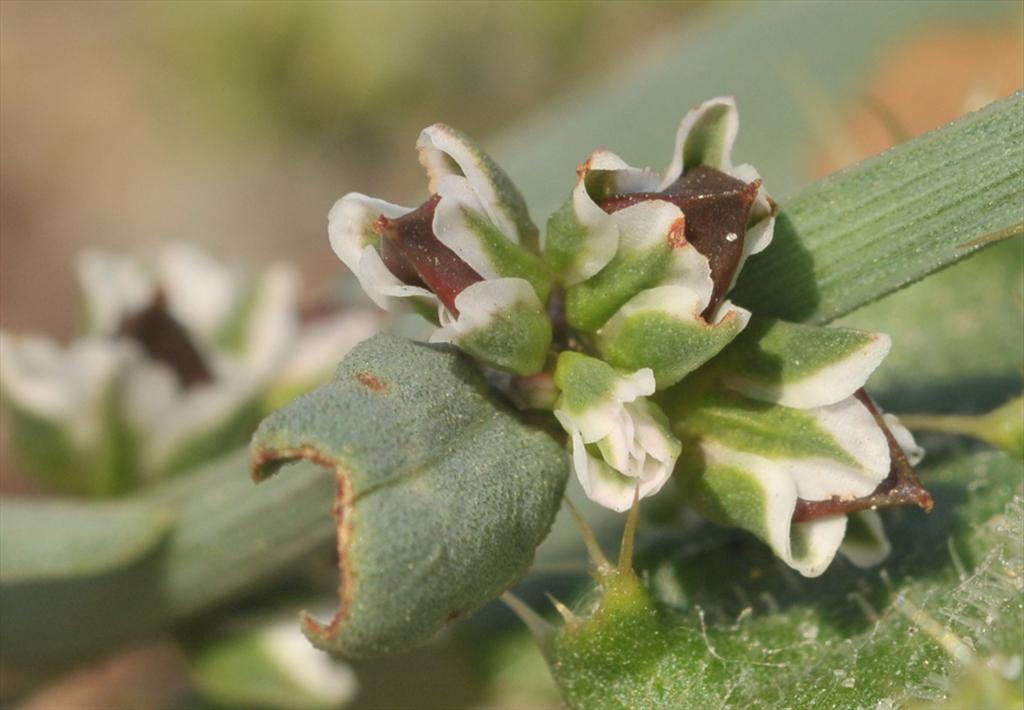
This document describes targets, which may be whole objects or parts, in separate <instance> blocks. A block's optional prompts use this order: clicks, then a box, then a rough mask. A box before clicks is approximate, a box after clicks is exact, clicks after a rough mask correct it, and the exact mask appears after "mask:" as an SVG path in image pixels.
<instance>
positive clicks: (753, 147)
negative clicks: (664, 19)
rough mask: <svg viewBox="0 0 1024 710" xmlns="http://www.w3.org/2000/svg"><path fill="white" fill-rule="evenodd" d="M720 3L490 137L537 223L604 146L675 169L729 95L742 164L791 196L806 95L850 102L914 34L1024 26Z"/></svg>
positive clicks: (953, 5)
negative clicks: (700, 123)
mask: <svg viewBox="0 0 1024 710" xmlns="http://www.w3.org/2000/svg"><path fill="white" fill-rule="evenodd" d="M716 5H717V7H716V8H714V9H713V10H712V11H711V12H708V13H706V15H704V16H703V17H701V18H699V19H694V20H692V21H690V22H687V23H686V24H684V25H683V26H682V27H680V28H679V30H678V31H676V32H675V33H673V34H671V35H669V36H668V37H665V38H663V39H662V40H661V41H659V42H656V43H655V42H652V43H651V44H650V45H648V46H647V47H646V48H644V49H643V50H642V51H640V52H637V53H636V55H635V56H628V55H627V54H626V53H625V52H621V53H620V54H619V60H620V63H619V65H618V66H617V68H616V69H615V70H613V71H610V72H606V73H604V74H601V75H599V76H598V78H596V79H595V80H594V81H592V82H590V83H588V84H584V85H581V86H580V87H579V88H578V89H577V90H575V91H571V92H568V93H567V94H566V95H565V96H564V97H562V98H561V99H559V100H557V101H553V102H551V103H549V104H548V105H547V106H545V107H543V108H542V109H540V110H537V111H536V112H534V113H532V114H530V115H529V116H527V117H526V118H525V120H521V121H519V122H518V123H517V124H515V125H514V126H512V127H511V128H510V129H509V130H507V131H505V132H504V133H503V134H502V135H501V136H499V137H498V139H497V140H490V141H487V145H488V146H490V147H491V148H493V150H491V154H492V155H494V156H495V158H496V159H497V161H498V163H499V164H501V166H502V167H503V168H505V170H507V171H508V172H509V174H510V175H511V176H512V178H513V179H514V180H515V182H516V184H518V185H519V186H520V187H521V189H522V190H523V193H524V194H525V196H526V198H527V202H528V204H529V205H530V206H531V209H532V210H533V211H534V216H535V217H539V216H541V217H542V216H544V215H547V214H549V213H550V212H552V211H553V210H554V208H556V207H557V206H558V205H559V204H561V203H562V202H563V201H564V200H565V199H566V198H567V197H568V195H569V191H570V190H571V189H572V186H573V183H574V181H575V167H576V166H577V165H578V164H580V163H582V162H583V161H584V160H586V158H587V156H588V155H589V154H590V153H591V151H593V150H595V149H596V148H607V149H609V150H613V151H615V152H616V153H618V154H619V155H621V156H622V157H623V158H624V159H626V161H627V162H629V163H630V164H632V165H652V166H654V167H656V168H658V169H660V168H661V167H663V166H665V165H667V164H668V162H669V158H670V152H671V150H672V145H673V143H672V141H673V138H674V137H675V130H676V126H677V125H678V124H679V120H680V119H681V118H682V117H683V115H684V114H685V113H686V112H687V111H688V110H689V109H691V108H693V107H694V106H696V105H697V104H699V103H700V102H701V101H704V100H706V99H709V98H711V97H713V96H721V95H723V94H724V95H732V96H735V97H736V100H737V102H738V104H739V109H740V118H741V127H740V135H739V140H738V141H737V145H736V149H735V150H734V151H733V155H734V157H735V158H736V160H737V162H744V163H751V164H753V165H755V166H757V168H758V170H759V171H760V172H761V175H763V176H764V178H765V184H766V185H767V187H768V189H769V190H771V192H772V194H773V195H776V196H778V195H786V194H788V193H791V192H793V191H794V190H796V189H798V188H800V187H802V186H803V185H805V184H806V183H807V181H808V179H809V177H810V175H809V166H810V165H811V162H812V161H811V159H810V158H811V156H812V155H813V154H814V151H816V150H820V149H821V148H820V145H817V144H816V142H815V141H812V140H811V137H812V135H813V131H814V129H815V125H814V121H815V120H816V117H815V116H812V115H811V114H810V113H809V112H808V111H807V110H806V109H805V105H804V103H803V101H802V96H801V95H800V92H801V91H806V90H808V89H812V88H813V89H814V90H815V93H816V94H817V95H819V98H820V101H821V102H823V103H825V104H827V105H834V106H842V105H845V104H847V103H852V102H854V101H855V100H856V99H857V94H858V92H860V91H861V90H863V88H864V77H865V75H866V74H868V72H869V71H870V70H872V69H874V68H875V66H876V64H877V62H878V61H879V58H880V57H882V56H884V54H885V53H886V52H887V51H888V50H890V49H893V48H895V47H897V46H899V45H900V43H903V42H906V41H907V40H908V38H911V37H915V36H919V35H921V34H924V33H926V32H929V31H934V30H944V29H950V28H951V29H954V30H958V31H965V30H970V29H971V28H972V27H981V28H985V29H991V28H992V27H993V26H994V25H997V24H1000V23H1001V24H1002V25H1004V26H1019V24H1020V22H1021V19H1022V17H1024V12H1022V8H1021V5H1020V3H1018V2H1015V0H1003V1H993V2H985V3H977V2H956V1H955V0H951V1H943V0H932V1H931V2H888V0H860V1H859V2H855V3H844V2H827V1H824V2H823V1H818V2H810V1H807V0H793V1H791V2H763V3H751V2H719V3H716ZM616 49H618V48H616V47H611V48H610V50H609V51H613V52H614V51H616ZM836 138H837V139H838V138H839V136H837V137H836Z"/></svg>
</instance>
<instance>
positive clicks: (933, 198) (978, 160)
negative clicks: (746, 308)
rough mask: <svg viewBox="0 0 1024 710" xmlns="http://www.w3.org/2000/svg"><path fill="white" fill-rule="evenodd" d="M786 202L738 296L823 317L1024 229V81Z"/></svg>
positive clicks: (785, 313)
mask: <svg viewBox="0 0 1024 710" xmlns="http://www.w3.org/2000/svg"><path fill="white" fill-rule="evenodd" d="M783 205H784V207H783V209H782V212H781V213H780V215H779V217H778V219H777V221H776V226H775V240H774V242H773V243H772V245H771V247H769V249H768V250H766V251H765V252H764V254H762V255H760V256H759V257H757V258H755V259H751V260H750V263H749V264H748V265H747V266H746V268H745V269H744V270H743V273H742V275H741V276H740V281H739V283H738V284H737V287H736V290H735V291H734V294H733V297H734V299H735V300H736V301H737V302H738V303H740V304H741V305H742V304H745V303H746V304H752V305H756V309H755V310H756V312H757V314H758V315H761V316H772V317H777V318H784V319H786V320H798V321H810V322H814V323H824V322H827V321H830V320H832V319H834V318H837V317H838V316H841V315H843V314H844V313H848V312H850V311H852V310H854V309H855V308H857V307H858V306H862V305H864V304H866V303H870V302H871V301H874V300H876V299H878V298H880V297H881V296H883V295H885V294H887V293H889V292H891V291H895V290H896V289H898V288H901V287H903V286H906V285H907V284H909V283H912V282H914V281H916V280H918V279H920V278H922V277H924V276H926V275H927V274H929V273H931V272H933V271H936V270H937V269H940V268H942V267H943V266H947V265H948V264H951V263H953V262H956V261H958V260H960V259H962V258H964V257H965V256H968V255H969V254H971V253H972V252H974V251H976V250H977V249H979V248H981V247H982V246H985V245H986V244H988V243H991V242H992V241H997V240H1000V239H1004V238H1008V237H1011V236H1014V235H1020V234H1024V93H1017V94H1014V95H1013V96H1012V97H1010V98H1008V99H1006V100H1004V101H998V102H996V103H993V104H991V105H989V106H988V107H986V108H984V109H982V110H981V111H978V112H976V113H972V114H970V115H968V116H965V117H964V118H961V119H959V120H957V121H954V122H953V123H951V124H949V125H948V126H946V127H944V128H941V129H939V130H936V131H932V132H931V133H928V134H925V135H923V136H921V137H919V138H916V139H914V140H911V141H908V142H907V143H903V144H901V145H898V146H896V147H895V148H892V149H891V150H888V151H886V152H885V153H882V154H881V155H878V156H875V157H874V158H869V159H867V160H865V161H862V162H860V163H857V164H856V165H854V166H852V167H850V168H847V169H846V170H843V171H841V172H839V173H837V174H835V175H832V176H830V177H827V178H825V179H824V180H820V181H819V182H817V183H815V184H814V185H813V186H811V187H810V188H808V189H806V190H804V191H802V192H801V193H800V194H798V195H797V196H796V197H794V198H792V199H789V200H785V201H784V202H783ZM783 274H784V275H785V277H784V278H783V277H780V275H783Z"/></svg>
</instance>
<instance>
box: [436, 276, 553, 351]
mask: <svg viewBox="0 0 1024 710" xmlns="http://www.w3.org/2000/svg"><path fill="white" fill-rule="evenodd" d="M518 304H527V305H529V306H531V307H535V308H542V306H541V303H540V299H539V298H537V294H536V292H535V291H534V290H533V286H531V285H530V282H529V281H527V280H526V279H516V278H505V279H492V280H489V281H478V282H477V283H475V284H472V285H470V286H467V287H466V288H465V289H463V290H462V292H461V293H460V294H459V295H458V296H456V297H455V308H456V309H457V310H458V311H459V317H458V318H455V319H452V317H451V314H446V318H445V321H446V322H445V323H442V327H441V328H439V329H438V330H436V331H434V333H433V334H432V335H431V336H430V342H432V343H457V342H458V340H459V338H460V337H461V336H463V335H465V334H467V333H469V332H471V331H474V330H476V329H478V328H482V327H485V326H487V325H488V324H490V323H491V322H493V321H494V319H495V318H500V317H501V316H502V314H504V313H508V311H509V310H511V309H512V307H513V306H516V305H518Z"/></svg>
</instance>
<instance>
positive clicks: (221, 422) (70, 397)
mask: <svg viewBox="0 0 1024 710" xmlns="http://www.w3.org/2000/svg"><path fill="white" fill-rule="evenodd" d="M77 275H78V281H79V285H80V290H81V297H82V316H83V318H82V320H83V323H82V326H83V327H82V333H81V335H79V336H78V337H77V338H76V339H75V340H74V341H73V342H72V343H70V344H69V345H68V346H67V347H61V346H60V345H58V344H57V343H55V342H54V341H53V340H51V339H49V338H46V337H43V336H36V335H32V336H16V335H11V334H9V333H2V332H0V395H2V399H3V404H4V406H5V408H6V409H7V410H8V412H9V413H10V418H11V436H12V442H13V444H14V445H13V449H14V451H15V453H16V454H18V455H19V457H20V458H21V460H22V462H23V464H24V468H25V469H26V470H27V471H29V472H33V473H36V474H38V475H40V476H42V477H43V478H45V479H46V480H47V481H48V482H49V483H50V484H51V485H53V486H54V487H56V488H59V489H63V490H66V491H69V492H76V493H81V494H89V495H111V494H116V493H120V492H123V491H126V490H128V489H130V488H132V487H134V486H136V485H138V484H139V483H142V482H143V481H144V480H146V479H150V478H155V477H159V476H163V475H168V474H173V473H176V472H178V471H182V470H185V469H187V468H190V467H191V466H193V465H195V464H198V463H201V462H203V461H204V460H206V459H209V458H212V457H214V456H216V455H219V454H222V453H225V452H226V451H229V450H231V449H232V448H233V447H235V446H238V445H240V444H242V443H244V442H245V441H247V440H248V438H249V436H250V435H251V434H252V431H253V430H254V429H255V426H256V424H257V423H258V422H259V419H260V418H261V417H262V416H264V415H265V414H266V413H267V412H268V411H270V410H272V409H274V408H276V407H277V406H279V405H280V404H282V403H283V402H284V401H287V400H288V399H290V398H291V397H293V396H294V395H295V394H298V393H299V392H301V391H303V390H305V389H308V388H310V387H312V386H315V385H317V384H319V383H320V382H321V381H323V380H326V379H327V378H329V376H330V375H331V373H332V371H333V369H334V365H335V363H336V362H337V358H338V356H339V353H344V352H345V351H346V350H347V349H349V348H350V347H352V346H353V345H354V344H355V343H357V342H359V341H360V340H362V339H363V338H365V337H368V336H369V335H371V334H372V333H373V332H374V331H375V330H377V328H378V327H379V325H380V318H379V316H377V315H376V314H374V313H372V312H367V311H363V312H357V313H348V314H341V313H328V314H321V315H320V316H319V317H312V318H309V317H304V315H303V314H302V313H301V312H300V308H299V285H300V284H299V277H298V272H297V271H296V270H295V269H293V268H292V267H291V266H289V265H285V264H279V265H276V266H273V267H271V268H270V269H268V270H267V271H266V272H265V273H263V274H262V275H260V276H259V277H258V278H253V277H247V276H246V275H244V274H241V273H239V272H237V271H234V270H232V269H229V268H227V267H225V266H223V265H221V264H219V263H217V262H216V261H214V260H213V259H211V258H210V257H209V256H208V255H206V254H205V253H203V252H201V251H200V250H198V249H197V248H195V247H193V246H189V245H184V244H171V245H168V246H166V247H165V248H164V249H163V250H162V251H161V253H160V254H159V256H158V258H156V259H155V260H154V261H153V262H152V263H141V262H139V261H136V260H133V259H130V258H127V257H124V256H119V255H113V254H108V253H102V252H95V251H90V252H85V253H83V254H82V255H81V256H80V258H79V260H78V262H77Z"/></svg>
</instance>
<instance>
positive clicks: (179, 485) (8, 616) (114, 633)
mask: <svg viewBox="0 0 1024 710" xmlns="http://www.w3.org/2000/svg"><path fill="white" fill-rule="evenodd" d="M247 468H248V453H247V452H245V451H240V452H238V453H236V454H233V455H231V456H228V457H225V458H223V459H220V460H218V461H215V462H213V463H211V464H208V465H206V466H203V467H202V468H200V469H198V470H196V471H194V472H192V473H191V474H189V475H187V476H183V477H181V478H177V479H173V480H171V481H169V482H167V483H164V484H161V485H160V486H157V487H156V488H155V489H153V491H152V493H151V494H150V495H147V496H145V497H138V498H134V499H131V500H132V501H137V503H133V505H139V506H141V507H143V508H145V507H147V506H148V507H149V509H150V510H152V509H154V508H155V509H157V510H170V511H171V512H172V514H173V526H172V527H171V529H170V530H168V531H167V533H166V536H165V538H164V540H163V544H161V545H160V546H159V547H158V548H156V549H154V550H153V553H152V554H148V555H142V556H140V557H136V558H134V559H129V558H122V559H120V560H118V562H119V563H120V564H119V565H118V566H111V567H108V568H106V569H104V570H99V569H97V570H95V573H94V574H88V575H84V576H81V577H77V578H75V579H71V580H63V581H62V580H52V579H46V578H35V579H27V580H25V581H21V582H18V581H13V580H12V581H11V582H8V581H7V580H6V579H5V580H3V582H2V585H0V593H2V595H3V604H2V605H0V628H2V629H3V633H2V634H0V659H2V660H3V662H5V663H17V664H28V663H52V662H58V661H65V660H72V659H76V658H83V657H88V656H90V655H92V654H95V653H98V652H100V651H102V650H105V649H109V648H112V647H113V646H115V645H117V644H119V643H124V642H126V641H129V640H132V639H137V638H140V637H142V636H144V635H146V634H148V633H152V632H153V631H155V630H157V629H159V628H163V627H166V626H167V625H169V624H170V623H171V622H172V621H174V620H180V619H183V618H187V617H189V616H192V615H194V614H196V613H197V612H199V611H202V610H206V609H209V608H210V607H212V606H215V605H216V604H218V603H220V602H223V601H225V600H227V599H230V598H233V597H237V596H239V595H242V594H245V593H252V592H254V591H256V590H258V589H259V588H260V587H261V586H265V585H267V584H268V583H269V582H272V581H275V580H279V579H280V578H281V576H282V574H284V573H285V572H287V571H288V570H290V569H293V568H294V567H295V566H296V565H297V564H299V563H301V562H302V561H303V560H304V559H306V558H308V556H309V555H310V554H311V553H312V552H314V551H317V550H322V549H323V548H324V546H325V544H329V543H330V541H331V540H332V539H333V535H334V529H333V526H332V525H331V516H330V504H329V502H328V501H330V500H332V499H333V495H334V482H333V480H332V479H331V477H330V476H329V475H328V474H327V472H325V471H323V470H322V469H321V468H320V467H318V466H315V465H312V464H303V465H302V466H301V468H302V469H304V470H302V471H299V470H296V471H295V472H294V475H293V476H289V477H288V478H287V479H285V480H282V481H280V482H279V483H278V484H277V485H274V486H270V487H268V488H267V489H266V490H256V489H254V487H253V485H252V481H251V480H250V479H249V477H248V476H247V475H245V471H246V469H247ZM19 505H21V506H23V512H22V513H21V520H24V519H25V517H26V516H27V517H29V518H31V517H32V516H34V515H35V514H36V511H42V510H44V509H46V507H47V505H48V504H47V503H45V502H43V501H24V502H23V503H21V504H19ZM80 505H81V508H82V510H85V509H88V511H89V512H88V513H81V514H79V515H77V516H75V517H71V518H65V519H64V520H63V521H62V523H61V525H60V526H59V527H57V528H55V529H54V535H55V541H54V543H53V545H54V546H55V547H59V548H61V549H68V548H70V547H71V546H73V545H74V544H75V543H74V539H75V538H77V537H79V536H80V534H81V530H80V529H79V527H77V526H76V525H75V523H77V522H79V521H95V520H96V519H97V518H98V517H101V515H102V512H103V510H104V509H105V506H106V505H108V504H101V503H95V504H86V503H82V504H80ZM93 506H96V507H95V510H96V511H97V512H96V513H93V512H92V511H93V510H94V508H93ZM297 511H302V514H297ZM3 517H4V518H5V521H4V522H5V524H6V522H7V521H6V518H7V516H6V514H4V516H3ZM13 528H14V526H12V531H13ZM57 533H59V536H58V535H57ZM17 537H20V532H19V533H17ZM15 538H16V536H15V535H14V533H13V532H11V533H10V534H9V533H8V530H6V529H5V530H4V535H3V539H4V543H5V544H6V543H8V541H11V540H13V539H15ZM5 557H6V556H5ZM6 564H7V562H6V559H5V561H4V566H5V567H6ZM80 564H82V565H83V566H93V565H92V563H90V562H88V561H86V560H82V561H80Z"/></svg>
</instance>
